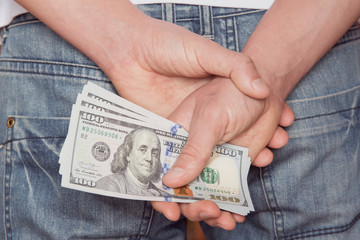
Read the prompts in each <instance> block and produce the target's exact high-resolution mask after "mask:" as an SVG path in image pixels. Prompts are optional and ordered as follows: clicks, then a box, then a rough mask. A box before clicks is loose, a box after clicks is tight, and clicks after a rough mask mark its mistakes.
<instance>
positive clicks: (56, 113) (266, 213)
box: [0, 4, 360, 240]
mask: <svg viewBox="0 0 360 240" xmlns="http://www.w3.org/2000/svg"><path fill="white" fill-rule="evenodd" d="M139 8H140V9H141V10H142V11H144V12H145V13H146V14H148V15H150V16H152V17H154V18H157V19H162V20H165V21H169V22H173V23H175V24H178V25H180V26H183V27H185V28H187V29H189V30H191V31H193V32H195V33H197V34H200V35H202V36H204V37H207V38H209V39H212V40H214V41H216V42H218V43H219V44H221V45H222V46H224V47H226V48H229V49H231V50H234V51H240V50H241V49H242V47H243V46H244V45H245V43H246V41H247V39H248V38H249V36H250V35H251V33H252V32H253V30H254V29H255V27H256V25H257V23H258V21H259V20H260V19H261V17H262V15H263V14H264V11H260V10H250V9H231V8H216V7H207V6H188V5H175V4H153V5H141V6H139ZM3 35H4V36H6V38H5V42H4V45H3V48H2V53H1V58H0V104H1V108H0V174H1V177H0V191H1V193H2V194H1V195H0V199H1V204H0V211H1V212H2V213H3V216H2V217H1V218H0V239H9V240H10V239H16V240H18V239H185V220H184V219H183V218H182V219H181V220H180V221H178V222H175V223H174V222H170V221H168V220H166V219H165V218H164V217H163V216H162V215H161V214H158V213H157V212H155V211H154V210H153V209H152V208H151V205H150V203H148V202H142V201H129V200H122V199H115V198H110V197H103V196H98V195H93V194H88V193H82V192H78V191H75V190H69V189H64V188H62V187H61V186H60V180H61V176H60V175H59V173H58V170H59V165H58V155H59V152H60V150H61V147H62V145H63V143H64V140H65V137H66V134H67V128H68V124H69V116H70V111H71V106H72V104H73V103H75V100H76V95H77V93H79V92H80V91H81V90H82V87H83V85H84V84H85V83H86V82H88V81H93V82H95V83H96V84H98V85H100V86H102V87H104V88H106V89H108V90H111V91H114V92H115V90H114V88H113V87H112V85H111V83H110V81H109V80H108V79H107V78H106V76H105V75H104V73H103V72H102V71H101V70H100V69H99V68H98V67H97V66H96V65H95V64H94V63H93V62H92V61H90V60H89V59H88V58H87V57H85V56H84V55H83V54H81V53H80V52H79V51H77V50H76V49H75V48H73V47H72V46H71V45H69V44H68V43H67V42H66V41H65V40H63V39H62V38H60V37H59V36H57V35H56V34H55V33H54V32H52V31H51V30H50V29H48V28H47V27H46V26H45V25H43V24H42V23H41V22H40V21H38V20H37V19H36V18H34V17H33V16H31V15H30V14H25V15H21V16H19V17H17V18H16V19H14V21H13V22H12V23H11V24H10V25H9V26H8V27H7V28H6V29H4V30H3ZM287 102H288V104H289V105H290V106H291V107H292V109H293V110H294V113H295V117H296V119H295V122H294V124H293V125H292V126H291V127H289V128H287V131H288V133H289V135H290V141H289V144H288V145H287V146H286V147H284V148H283V149H280V150H275V151H274V153H275V158H274V162H273V163H272V164H271V165H270V166H268V167H264V168H255V167H253V168H251V170H250V175H249V187H250V192H251V196H252V200H253V202H254V206H255V209H256V212H254V213H251V214H250V215H249V216H247V219H246V221H245V223H243V224H238V226H237V228H236V229H235V230H234V231H223V230H220V229H215V228H211V227H209V226H207V225H206V224H203V225H202V226H203V228H204V232H205V235H206V236H207V239H255V240H258V239H286V240H288V239H316V240H318V239H350V240H352V239H358V236H360V223H359V218H360V200H359V199H360V187H359V184H360V137H359V136H360V111H359V109H360V30H359V28H358V26H354V27H353V28H352V29H350V30H349V32H347V33H346V35H345V36H344V37H343V38H342V39H341V40H340V41H339V42H338V43H337V45H336V46H334V48H333V49H332V50H331V51H330V52H329V53H328V54H327V55H326V56H325V57H324V58H323V59H322V60H321V61H320V62H319V63H318V64H317V65H316V66H315V67H314V68H313V70H312V71H311V72H310V73H308V74H307V75H306V76H305V77H304V79H303V80H302V81H301V82H300V83H299V84H298V85H297V86H296V88H295V89H294V91H293V92H292V93H291V95H290V96H289V97H288V100H287ZM9 117H13V118H14V121H15V124H14V126H7V125H6V123H7V119H8V118H9Z"/></svg>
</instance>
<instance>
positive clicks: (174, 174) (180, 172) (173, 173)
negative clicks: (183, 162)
mask: <svg viewBox="0 0 360 240" xmlns="http://www.w3.org/2000/svg"><path fill="white" fill-rule="evenodd" d="M184 174H185V171H184V169H182V168H178V167H175V168H172V169H170V170H169V171H168V172H167V173H166V175H167V177H168V178H169V177H170V178H181V177H182V176H184Z"/></svg>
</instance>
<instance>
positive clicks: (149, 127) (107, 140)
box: [59, 82, 254, 215]
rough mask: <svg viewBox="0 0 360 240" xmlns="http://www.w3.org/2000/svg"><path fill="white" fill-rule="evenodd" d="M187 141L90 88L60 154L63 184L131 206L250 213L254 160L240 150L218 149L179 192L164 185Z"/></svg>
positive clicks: (180, 132)
mask: <svg viewBox="0 0 360 240" xmlns="http://www.w3.org/2000/svg"><path fill="white" fill-rule="evenodd" d="M187 136H188V133H187V131H186V130H185V129H183V128H182V127H181V126H180V125H179V124H176V123H174V122H172V121H169V120H167V119H165V118H163V117H161V116H158V115H156V114H154V113H153V112H151V111H148V110H146V109H144V108H142V107H140V106H138V105H136V104H134V103H131V102H129V101H127V100H125V99H123V98H121V97H120V96H118V95H116V94H114V93H112V92H109V91H107V90H105V89H103V88H101V87H99V86H97V85H95V84H93V83H91V82H89V83H88V84H86V85H85V86H84V88H83V91H82V93H81V94H79V95H78V97H77V101H76V103H75V104H74V105H73V108H72V113H71V119H70V125H69V130H68V134H67V137H66V140H65V143H64V146H63V148H62V150H61V153H60V160H59V163H60V170H59V172H60V174H61V175H62V183H61V185H62V186H63V187H66V188H70V189H75V190H79V191H84V192H88V193H93V194H100V195H105V196H111V197H116V198H126V199H134V200H145V201H171V202H179V203H191V202H195V201H199V200H211V201H214V202H215V203H216V204H217V205H218V206H219V208H221V209H223V210H226V211H229V212H234V213H237V214H241V215H246V214H248V213H249V212H250V211H253V210H254V208H253V204H252V201H251V198H250V194H249V190H248V184H247V176H248V172H249V168H250V158H249V157H248V149H246V148H243V147H239V146H235V145H231V144H222V145H217V146H216V147H215V148H214V149H213V151H212V153H211V155H210V158H209V160H208V162H207V165H206V167H205V168H204V169H203V171H202V172H201V174H200V175H199V176H198V177H197V178H196V179H195V180H194V181H193V182H191V183H189V184H188V185H186V186H183V187H179V188H169V187H167V186H165V185H164V184H163V182H162V180H161V179H162V177H163V176H164V174H166V172H167V171H168V170H169V169H170V168H171V166H172V165H173V163H174V162H175V161H176V159H177V157H178V156H179V154H180V153H181V150H182V148H183V147H184V145H185V143H186V140H187Z"/></svg>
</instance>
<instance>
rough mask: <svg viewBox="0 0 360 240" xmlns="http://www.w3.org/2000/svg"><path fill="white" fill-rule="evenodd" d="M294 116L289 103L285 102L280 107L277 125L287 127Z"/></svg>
mask: <svg viewBox="0 0 360 240" xmlns="http://www.w3.org/2000/svg"><path fill="white" fill-rule="evenodd" d="M294 119H295V116H294V113H293V111H292V110H291V108H290V107H289V105H287V104H286V103H285V104H284V107H283V109H282V113H281V117H280V122H279V125H280V126H282V127H289V126H290V125H291V124H292V123H293V122H294Z"/></svg>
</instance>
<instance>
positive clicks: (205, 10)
mask: <svg viewBox="0 0 360 240" xmlns="http://www.w3.org/2000/svg"><path fill="white" fill-rule="evenodd" d="M199 15H200V35H202V36H204V37H206V38H210V39H214V22H213V11H212V7H211V6H199Z"/></svg>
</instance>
